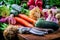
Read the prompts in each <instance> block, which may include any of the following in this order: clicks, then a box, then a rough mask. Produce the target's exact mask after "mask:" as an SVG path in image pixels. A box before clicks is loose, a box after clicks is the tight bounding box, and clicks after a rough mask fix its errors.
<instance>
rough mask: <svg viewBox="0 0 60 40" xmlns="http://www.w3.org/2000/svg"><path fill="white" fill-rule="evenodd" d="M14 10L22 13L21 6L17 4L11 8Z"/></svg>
mask: <svg viewBox="0 0 60 40" xmlns="http://www.w3.org/2000/svg"><path fill="white" fill-rule="evenodd" d="M11 7H12V8H13V9H14V10H16V11H18V12H21V8H22V7H21V6H19V5H17V4H13V5H12V6H11Z"/></svg>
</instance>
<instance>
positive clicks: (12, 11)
mask: <svg viewBox="0 0 60 40" xmlns="http://www.w3.org/2000/svg"><path fill="white" fill-rule="evenodd" d="M11 14H14V16H17V15H18V14H19V13H18V12H17V11H16V10H13V9H12V10H11Z"/></svg>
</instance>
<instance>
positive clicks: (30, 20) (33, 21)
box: [19, 14, 36, 24]
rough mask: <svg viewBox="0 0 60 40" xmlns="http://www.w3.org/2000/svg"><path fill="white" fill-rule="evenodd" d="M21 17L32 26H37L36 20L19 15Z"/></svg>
mask: <svg viewBox="0 0 60 40" xmlns="http://www.w3.org/2000/svg"><path fill="white" fill-rule="evenodd" d="M19 17H21V18H23V19H24V20H26V21H28V22H30V23H32V24H35V22H36V21H35V20H33V19H31V18H29V17H28V16H26V15H24V14H19Z"/></svg>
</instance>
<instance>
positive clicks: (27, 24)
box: [15, 17, 33, 27]
mask: <svg viewBox="0 0 60 40" xmlns="http://www.w3.org/2000/svg"><path fill="white" fill-rule="evenodd" d="M15 20H16V21H17V22H19V23H21V24H23V25H24V26H26V27H33V25H32V24H30V23H28V22H27V21H25V20H24V19H22V18H19V17H15Z"/></svg>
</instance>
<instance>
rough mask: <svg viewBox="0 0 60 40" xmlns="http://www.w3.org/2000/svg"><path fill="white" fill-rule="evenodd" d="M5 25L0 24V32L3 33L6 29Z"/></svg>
mask: <svg viewBox="0 0 60 40" xmlns="http://www.w3.org/2000/svg"><path fill="white" fill-rule="evenodd" d="M7 26H8V25H7V24H6V23H0V30H1V31H4V30H5V29H6V28H7Z"/></svg>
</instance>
